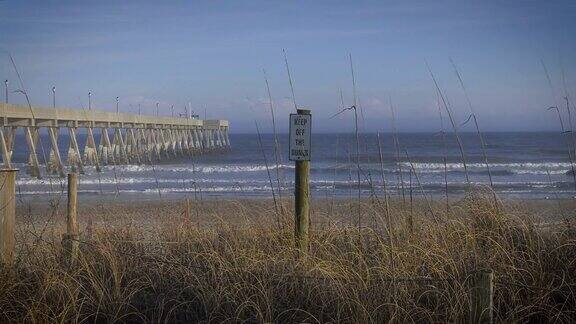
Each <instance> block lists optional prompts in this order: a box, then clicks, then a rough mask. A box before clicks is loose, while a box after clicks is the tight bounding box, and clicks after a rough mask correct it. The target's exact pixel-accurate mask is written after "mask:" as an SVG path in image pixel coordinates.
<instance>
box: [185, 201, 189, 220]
mask: <svg viewBox="0 0 576 324" xmlns="http://www.w3.org/2000/svg"><path fill="white" fill-rule="evenodd" d="M189 221H190V199H188V198H186V200H184V222H185V223H187V222H189Z"/></svg>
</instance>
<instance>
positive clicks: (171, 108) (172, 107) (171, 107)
mask: <svg viewBox="0 0 576 324" xmlns="http://www.w3.org/2000/svg"><path fill="white" fill-rule="evenodd" d="M170 110H171V111H172V117H174V105H172V106H170Z"/></svg>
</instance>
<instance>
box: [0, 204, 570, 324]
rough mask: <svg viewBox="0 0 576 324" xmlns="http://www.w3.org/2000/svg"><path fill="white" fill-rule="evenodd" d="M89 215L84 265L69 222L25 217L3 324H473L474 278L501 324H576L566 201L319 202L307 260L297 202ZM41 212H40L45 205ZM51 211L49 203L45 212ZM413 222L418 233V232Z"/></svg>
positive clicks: (134, 208) (113, 207)
mask: <svg viewBox="0 0 576 324" xmlns="http://www.w3.org/2000/svg"><path fill="white" fill-rule="evenodd" d="M284 203H285V205H286V212H285V215H284V216H283V217H282V220H283V222H282V224H283V225H282V226H281V227H280V228H278V226H277V222H276V215H275V208H274V205H273V203H272V202H271V201H269V200H264V199H261V200H249V199H245V200H203V201H193V202H192V208H191V213H190V218H189V219H186V218H185V217H184V212H183V205H182V202H181V201H168V200H164V201H139V202H132V203H122V202H117V203H114V202H111V203H110V204H107V205H103V204H101V203H98V202H91V203H85V204H80V206H79V219H80V225H81V227H80V228H81V236H80V237H81V238H80V240H81V242H82V243H81V244H80V250H81V252H80V255H79V259H78V261H77V263H76V264H75V265H72V266H69V265H68V264H67V263H66V262H64V261H63V260H62V257H61V254H62V248H61V243H60V240H61V234H62V233H63V232H64V231H65V226H64V222H63V218H64V217H63V215H64V211H63V210H61V211H59V212H58V213H52V214H50V213H49V212H37V213H36V214H34V213H32V211H38V210H40V209H39V208H36V207H35V206H33V205H31V208H28V206H26V205H20V206H19V210H18V216H17V217H18V226H17V229H18V231H17V242H18V257H17V262H16V264H15V266H14V267H13V268H6V267H4V268H2V270H1V272H0V321H1V322H56V321H57V322H95V321H97V322H104V321H105V322H142V321H144V322H197V321H199V322H223V321H229V322H243V321H248V322H360V323H369V322H373V323H382V322H389V321H392V322H466V321H467V320H468V316H469V304H470V299H469V293H468V291H469V288H468V286H469V284H468V283H469V280H470V277H471V276H472V275H473V274H474V272H475V271H477V270H479V269H492V270H493V271H494V274H495V296H494V305H495V310H494V311H495V319H496V320H497V321H499V322H500V321H501V322H516V321H518V322H541V321H543V322H573V321H574V320H576V309H575V306H574V305H576V297H575V294H574V293H575V289H576V231H575V229H574V225H575V223H574V208H575V207H576V205H574V203H573V202H572V201H568V200H565V201H559V202H556V201H549V202H546V201H540V202H537V201H531V202H523V201H509V202H505V203H503V204H502V205H501V206H495V205H494V204H493V199H492V197H491V196H490V195H486V196H484V195H482V194H469V195H468V196H467V197H465V198H463V199H461V200H458V201H453V202H452V204H451V207H450V210H449V211H447V210H446V209H445V205H444V204H443V202H439V201H437V202H432V206H431V207H432V209H433V211H434V215H435V217H432V216H431V214H430V211H429V208H428V206H427V204H425V203H424V202H422V201H416V202H415V205H414V208H413V209H412V212H410V208H407V206H405V205H403V203H402V201H401V200H394V199H393V200H391V202H390V217H389V218H390V221H387V217H386V215H385V214H386V211H385V208H384V207H383V206H382V204H380V203H379V202H378V201H372V200H368V199H367V200H364V201H363V202H362V208H361V210H362V217H363V224H364V225H365V226H364V227H363V228H362V230H361V231H360V232H359V231H358V228H357V227H356V226H355V225H356V224H355V219H356V215H357V212H356V208H357V205H356V202H355V201H350V200H346V199H335V200H329V199H325V200H316V201H315V202H314V204H313V210H312V220H313V224H312V237H311V243H310V253H309V255H308V256H306V257H303V258H297V257H296V255H297V254H296V251H295V250H294V248H293V246H294V243H293V227H292V224H291V215H292V214H291V210H290V207H289V203H288V202H286V201H285V202H284ZM38 204H40V203H38ZM44 206H45V204H44ZM409 220H412V223H413V225H412V226H410V221H409Z"/></svg>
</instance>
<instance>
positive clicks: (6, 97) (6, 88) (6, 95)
mask: <svg viewBox="0 0 576 324" xmlns="http://www.w3.org/2000/svg"><path fill="white" fill-rule="evenodd" d="M4 89H5V90H6V93H5V97H4V100H5V102H6V103H8V80H4Z"/></svg>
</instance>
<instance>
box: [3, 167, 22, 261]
mask: <svg viewBox="0 0 576 324" xmlns="http://www.w3.org/2000/svg"><path fill="white" fill-rule="evenodd" d="M17 172H18V170H16V169H4V170H0V264H5V265H11V264H13V263H14V247H15V246H16V238H15V236H14V226H15V223H16V173H17Z"/></svg>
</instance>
